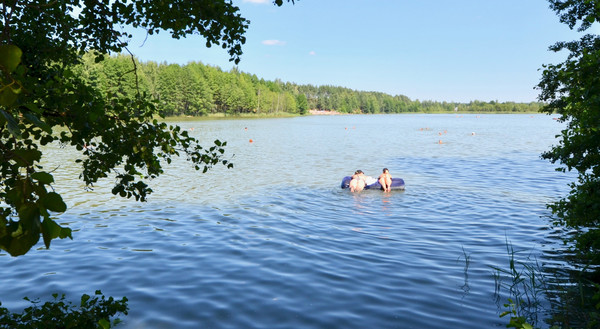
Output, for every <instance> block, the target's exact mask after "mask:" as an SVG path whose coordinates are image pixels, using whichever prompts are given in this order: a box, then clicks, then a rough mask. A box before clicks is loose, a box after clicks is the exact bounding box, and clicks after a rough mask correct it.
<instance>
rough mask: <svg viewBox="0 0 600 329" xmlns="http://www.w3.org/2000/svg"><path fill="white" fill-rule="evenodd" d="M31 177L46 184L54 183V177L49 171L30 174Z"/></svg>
mask: <svg viewBox="0 0 600 329" xmlns="http://www.w3.org/2000/svg"><path fill="white" fill-rule="evenodd" d="M31 178H33V179H35V180H37V181H38V182H40V183H42V184H46V185H48V184H52V183H54V177H53V176H52V175H50V174H49V173H47V172H43V171H40V172H36V173H33V174H31Z"/></svg>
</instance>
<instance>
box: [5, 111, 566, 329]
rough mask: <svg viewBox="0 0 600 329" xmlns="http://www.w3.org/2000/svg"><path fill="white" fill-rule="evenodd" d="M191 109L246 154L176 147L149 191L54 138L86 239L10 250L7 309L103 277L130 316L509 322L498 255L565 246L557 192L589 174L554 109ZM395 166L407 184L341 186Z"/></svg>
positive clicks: (75, 225) (402, 323)
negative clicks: (214, 154)
mask: <svg viewBox="0 0 600 329" xmlns="http://www.w3.org/2000/svg"><path fill="white" fill-rule="evenodd" d="M179 124H180V125H181V126H182V128H184V129H187V130H188V131H189V132H190V134H191V135H193V136H196V137H197V138H199V139H200V140H203V141H209V142H211V143H212V141H213V140H214V139H220V140H224V141H227V147H226V153H225V154H226V157H227V158H228V159H230V160H231V161H232V162H233V163H234V166H235V167H234V169H226V168H224V167H223V166H220V167H215V168H213V170H211V171H209V172H208V173H206V174H201V173H199V172H196V171H194V170H193V169H192V167H191V165H190V164H189V163H187V162H185V161H184V160H178V161H174V163H173V164H172V165H171V166H169V167H168V168H167V172H166V174H165V175H164V176H161V177H160V178H158V179H156V180H154V181H151V182H150V185H151V186H152V188H153V189H154V191H155V193H154V194H152V195H151V196H150V198H149V201H148V202H146V203H136V202H135V201H131V200H123V199H120V198H117V197H114V196H112V194H110V189H111V184H112V183H113V180H112V179H106V180H104V181H102V182H101V183H100V184H98V185H97V186H96V187H95V189H94V191H85V190H84V189H83V187H84V185H83V183H82V182H81V181H79V180H78V179H77V178H78V171H77V167H76V166H75V165H74V164H73V163H71V162H69V161H68V160H70V159H75V158H76V156H77V155H76V153H75V151H74V150H71V149H68V148H60V147H58V146H56V147H54V148H50V149H47V152H48V154H50V155H51V158H50V159H48V161H47V162H46V163H45V164H44V165H45V168H46V169H54V168H57V169H56V171H55V172H54V176H55V179H56V180H57V181H58V184H56V185H55V186H54V187H55V188H56V190H57V192H59V193H61V194H62V195H63V197H64V198H65V200H66V201H67V204H68V206H69V209H68V210H67V212H65V213H64V214H61V215H60V216H59V217H58V222H60V223H61V224H63V225H68V226H69V227H71V228H72V229H73V230H74V232H73V237H74V239H73V240H72V241H71V240H55V241H53V242H52V246H51V248H50V249H49V250H46V249H45V248H43V243H42V242H40V244H39V248H37V249H35V250H32V251H30V252H29V253H28V254H26V255H25V256H21V257H17V258H12V257H10V256H7V255H6V254H2V255H1V257H0V264H1V266H0V277H2V287H1V288H0V300H1V301H2V304H3V306H5V307H8V308H9V309H11V310H18V311H20V310H22V308H23V307H25V306H27V305H29V303H28V302H25V301H23V300H22V298H23V297H25V296H28V297H30V298H41V299H42V300H47V299H49V298H50V295H51V294H52V293H55V292H59V293H66V295H67V298H68V299H71V300H74V301H77V300H78V299H79V297H80V296H81V295H82V294H84V293H88V294H92V293H93V292H94V291H95V290H97V289H100V290H102V292H103V293H104V294H105V295H107V296H108V295H110V296H114V297H115V298H120V297H123V296H127V298H128V299H129V307H130V313H129V315H128V316H125V317H122V319H124V320H125V322H124V323H122V324H121V325H119V326H118V327H117V328H127V329H129V328H190V329H191V328H440V329H442V328H490V327H504V326H505V324H506V323H508V319H505V318H503V319H500V318H499V317H498V315H499V313H500V312H501V311H504V310H505V309H504V308H503V307H500V308H499V307H498V303H497V300H496V296H495V294H494V292H495V281H494V276H493V270H492V268H491V267H492V266H500V267H504V268H508V255H507V241H508V242H509V243H511V244H512V246H513V247H514V249H515V250H517V251H519V252H518V253H517V257H518V258H520V259H526V258H527V257H535V258H537V259H541V260H543V261H544V260H546V258H545V257H547V254H551V253H550V251H551V250H552V249H554V248H557V247H560V241H558V240H556V239H555V238H554V237H555V236H556V232H555V231H553V229H551V228H550V226H549V222H548V218H547V216H548V215H549V211H548V210H546V207H545V204H546V203H548V202H552V201H555V200H557V199H558V198H560V197H561V196H564V195H566V193H567V192H568V190H569V189H568V186H567V184H568V183H569V182H570V181H571V180H572V179H573V175H566V174H563V173H559V172H556V171H555V170H554V167H555V165H552V164H550V163H549V162H547V161H545V160H542V159H540V154H541V153H542V152H544V151H546V150H548V149H549V147H550V146H551V145H552V144H555V143H556V140H555V135H557V134H558V133H559V132H560V130H561V129H562V127H563V124H561V123H558V122H557V121H556V120H553V117H551V116H547V115H542V114H533V115H531V114H516V115H513V114H498V115H491V114H480V115H475V114H400V115H346V116H308V117H297V118H283V119H255V120H224V121H198V122H181V123H179ZM250 140H252V142H250ZM440 143H441V144H440ZM206 145H208V144H206ZM383 167H387V168H389V170H390V173H391V174H392V176H394V177H400V178H403V179H404V180H405V182H406V190H405V191H392V192H391V193H383V192H381V191H372V190H367V191H363V192H361V193H355V194H352V193H350V192H349V191H348V190H342V189H341V188H340V183H341V180H342V178H343V177H344V176H346V175H350V174H352V173H353V172H354V171H355V170H356V169H362V170H363V171H364V172H365V173H366V174H367V175H371V176H378V175H379V174H380V173H381V170H382V168H383ZM547 263H552V259H548V260H547ZM555 266H559V265H555ZM504 302H506V300H500V305H501V304H502V303H504Z"/></svg>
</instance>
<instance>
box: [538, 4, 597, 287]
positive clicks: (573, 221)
mask: <svg viewBox="0 0 600 329" xmlns="http://www.w3.org/2000/svg"><path fill="white" fill-rule="evenodd" d="M550 7H551V8H552V9H553V10H554V11H556V13H557V14H558V15H559V17H560V20H561V22H563V23H566V24H567V25H568V26H569V27H570V28H571V29H573V28H575V27H576V26H577V24H579V27H577V30H578V31H579V32H583V31H586V30H588V29H589V28H590V27H591V26H593V24H597V23H598V21H599V20H600V3H599V2H598V1H584V0H550ZM550 50H552V51H555V52H559V51H562V50H566V51H568V52H569V55H568V57H567V59H566V61H564V62H562V63H560V64H552V65H545V66H544V71H543V74H542V79H541V81H540V83H539V84H538V88H539V89H540V90H541V94H540V96H539V99H540V101H543V102H546V103H547V106H545V107H544V108H543V111H544V112H546V113H549V114H550V113H558V114H560V115H561V117H560V121H562V122H565V123H566V128H565V129H564V130H563V131H562V132H561V135H559V136H557V137H560V140H559V144H558V145H556V146H554V147H552V149H551V150H549V151H547V152H545V153H544V154H543V155H542V157H543V158H545V159H548V160H550V161H551V162H552V163H556V162H558V163H560V164H562V165H563V166H564V167H562V168H559V169H557V170H561V171H566V170H569V171H572V170H573V171H576V172H577V174H578V179H577V182H574V183H572V184H571V192H570V194H569V195H568V196H567V197H566V198H563V199H562V200H560V201H558V202H556V203H554V204H551V205H549V206H548V207H549V208H550V209H551V210H552V212H553V214H554V215H555V216H556V220H555V224H558V225H563V226H566V227H568V228H571V229H575V230H576V234H575V235H574V238H573V239H574V241H575V242H576V245H575V247H576V249H577V251H579V253H580V255H581V256H582V259H583V260H584V261H585V262H587V263H588V264H589V265H590V267H589V269H592V270H594V269H596V268H597V266H598V265H600V96H599V95H600V36H599V35H597V34H586V35H584V36H583V37H581V39H580V40H576V41H570V42H558V43H556V44H555V45H553V46H551V47H550ZM593 280H594V281H595V282H600V272H597V273H596V274H595V279H593Z"/></svg>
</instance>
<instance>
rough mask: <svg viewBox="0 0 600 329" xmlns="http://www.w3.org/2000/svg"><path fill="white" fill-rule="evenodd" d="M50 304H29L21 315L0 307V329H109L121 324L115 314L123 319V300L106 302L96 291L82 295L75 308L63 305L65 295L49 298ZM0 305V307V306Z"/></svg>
mask: <svg viewBox="0 0 600 329" xmlns="http://www.w3.org/2000/svg"><path fill="white" fill-rule="evenodd" d="M52 296H53V297H54V300H53V301H49V302H45V303H44V304H41V305H38V304H39V301H38V300H30V299H29V298H27V297H26V298H25V300H27V301H30V302H31V303H32V304H33V305H32V306H30V307H27V308H26V309H25V310H23V312H22V313H12V312H10V311H9V310H8V309H6V308H3V307H0V329H28V328H45V329H61V328H72V329H91V328H99V329H109V328H112V327H114V326H116V325H117V324H119V323H121V320H120V319H119V318H115V319H113V320H112V321H111V319H112V318H114V317H115V316H116V315H118V314H119V313H122V314H124V315H127V310H128V307H127V298H125V297H123V299H121V300H115V299H114V298H112V297H109V298H108V299H106V298H105V297H104V295H103V294H102V292H101V291H100V290H97V291H96V293H95V294H94V296H90V295H87V294H84V295H83V296H81V301H80V304H79V306H78V307H76V306H74V305H73V304H72V303H71V302H68V301H65V295H61V296H60V297H59V295H58V294H53V295H52ZM0 305H1V304H0Z"/></svg>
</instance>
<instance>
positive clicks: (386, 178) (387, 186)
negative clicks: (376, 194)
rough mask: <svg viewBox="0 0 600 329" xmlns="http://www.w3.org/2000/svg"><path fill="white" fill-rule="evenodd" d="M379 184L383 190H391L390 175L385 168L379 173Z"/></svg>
mask: <svg viewBox="0 0 600 329" xmlns="http://www.w3.org/2000/svg"><path fill="white" fill-rule="evenodd" d="M379 184H381V188H382V189H383V191H384V192H390V191H391V190H392V175H390V171H389V170H388V169H387V168H383V173H382V174H381V175H379Z"/></svg>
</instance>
